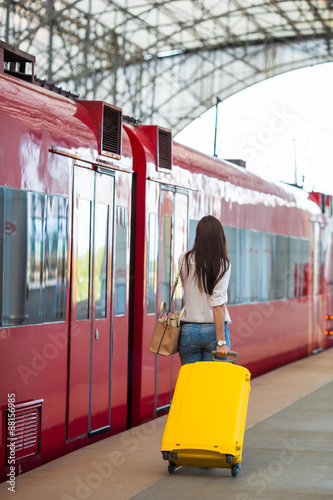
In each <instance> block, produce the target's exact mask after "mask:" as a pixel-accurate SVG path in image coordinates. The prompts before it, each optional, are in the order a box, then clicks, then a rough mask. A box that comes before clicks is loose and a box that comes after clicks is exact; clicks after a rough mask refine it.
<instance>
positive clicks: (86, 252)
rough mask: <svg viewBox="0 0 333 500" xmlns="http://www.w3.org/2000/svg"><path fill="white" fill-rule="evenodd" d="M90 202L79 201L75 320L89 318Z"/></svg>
mask: <svg viewBox="0 0 333 500" xmlns="http://www.w3.org/2000/svg"><path fill="white" fill-rule="evenodd" d="M90 226H91V202H90V201H89V200H84V199H82V198H80V199H79V207H78V238H77V249H76V255H77V271H76V274H77V276H76V319H78V320H82V319H88V318H89V291H90V278H89V275H90V273H89V271H90V232H91V229H90Z"/></svg>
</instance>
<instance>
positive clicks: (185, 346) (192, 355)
mask: <svg viewBox="0 0 333 500" xmlns="http://www.w3.org/2000/svg"><path fill="white" fill-rule="evenodd" d="M182 256H183V254H182V255H181V256H180V258H179V262H181V259H182ZM230 272H231V264H230V262H229V259H228V251H227V242H226V237H225V234H224V231H223V227H222V224H221V222H220V221H219V220H218V219H216V218H215V217H213V216H212V215H207V216H206V217H203V218H202V219H201V220H200V221H199V223H198V225H197V231H196V236H195V241H194V245H193V248H192V250H190V251H189V252H187V253H186V254H185V258H184V260H183V264H182V268H181V272H180V277H181V281H182V285H183V289H184V302H185V313H184V315H183V321H182V328H181V332H180V337H179V355H180V359H181V363H182V365H184V364H187V363H194V362H196V361H209V360H211V359H212V357H211V351H217V356H219V357H221V358H227V357H228V351H229V350H230V335H229V330H228V323H231V320H230V316H229V313H228V310H227V308H226V303H227V298H228V297H227V289H228V284H229V279H230Z"/></svg>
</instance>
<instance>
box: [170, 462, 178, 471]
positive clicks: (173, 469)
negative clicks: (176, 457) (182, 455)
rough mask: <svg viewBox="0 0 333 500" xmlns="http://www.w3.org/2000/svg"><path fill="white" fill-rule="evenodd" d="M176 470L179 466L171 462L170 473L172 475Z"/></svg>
mask: <svg viewBox="0 0 333 500" xmlns="http://www.w3.org/2000/svg"><path fill="white" fill-rule="evenodd" d="M176 469H177V465H176V464H175V462H169V466H168V471H169V472H170V474H172V473H173V472H175V470H176Z"/></svg>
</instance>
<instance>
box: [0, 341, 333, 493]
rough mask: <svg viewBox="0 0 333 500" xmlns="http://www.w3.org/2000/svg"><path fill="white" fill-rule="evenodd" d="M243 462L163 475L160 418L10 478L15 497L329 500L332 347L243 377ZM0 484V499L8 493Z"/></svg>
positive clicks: (331, 486)
mask: <svg viewBox="0 0 333 500" xmlns="http://www.w3.org/2000/svg"><path fill="white" fill-rule="evenodd" d="M251 388H252V390H251V394H250V399H249V408H248V415H247V423H246V431H245V438H244V450H243V463H242V468H241V471H240V473H239V475H238V476H237V477H236V478H234V477H232V476H231V474H230V471H229V470H222V469H204V468H190V467H182V468H178V469H177V470H176V472H175V473H173V474H168V472H167V462H165V461H164V460H163V459H162V456H161V453H160V444H161V439H162V434H163V430H164V425H165V421H166V416H163V417H160V418H158V419H156V420H154V421H152V422H148V423H146V424H144V425H141V426H139V427H136V428H134V429H130V430H129V431H126V432H124V433H121V434H118V435H117V436H113V437H111V438H108V439H105V440H103V441H99V442H98V443H95V444H93V445H90V446H88V447H86V448H83V449H81V450H78V451H76V452H73V453H71V454H69V455H66V456H64V457H62V458H60V459H58V460H55V461H53V462H51V463H49V464H46V465H44V466H42V467H40V468H38V469H35V470H33V471H30V472H27V473H25V474H23V475H22V476H19V477H17V478H16V488H15V489H16V492H15V497H14V498H16V499H20V500H21V499H24V500H25V499H34V500H39V499H40V500H58V499H59V500H73V499H96V500H129V499H135V500H148V499H154V500H155V499H157V498H158V499H161V500H163V499H170V498H178V499H184V500H185V499H202V498H209V499H213V500H214V499H221V498H233V499H234V500H254V499H264V500H271V499H273V500H274V499H284V500H298V499H299V500H300V499H302V500H307V499H309V500H310V498H311V500H316V499H318V500H321V499H322V500H324V499H332V498H333V418H332V417H333V349H329V350H327V351H324V352H321V353H319V354H316V355H314V356H311V357H308V358H305V359H302V360H299V361H297V362H295V363H291V364H289V365H286V366H284V367H281V368H278V369H277V370H274V371H272V372H270V373H267V374H265V375H262V376H260V377H257V378H255V379H253V380H252V381H251ZM7 488H8V484H6V483H2V484H0V498H1V499H6V498H13V497H10V495H11V494H12V493H11V492H9V491H8V490H7Z"/></svg>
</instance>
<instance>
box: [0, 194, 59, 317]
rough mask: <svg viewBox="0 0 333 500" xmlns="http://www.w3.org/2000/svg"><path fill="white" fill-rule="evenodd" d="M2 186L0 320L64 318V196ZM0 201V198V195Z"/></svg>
mask: <svg viewBox="0 0 333 500" xmlns="http://www.w3.org/2000/svg"><path fill="white" fill-rule="evenodd" d="M0 192H2V205H3V207H4V209H3V212H2V215H3V214H4V215H3V217H2V220H3V222H2V226H3V227H4V231H2V232H3V233H4V237H3V245H2V247H1V245H0V257H1V253H2V255H3V263H4V266H3V286H4V290H5V291H6V292H5V293H3V299H2V324H3V325H4V326H11V325H21V324H38V323H42V322H51V321H59V320H64V319H65V315H66V314H65V313H66V287H67V252H68V248H67V245H68V243H67V242H68V206H69V202H68V199H66V198H62V197H57V196H47V195H42V194H36V193H31V192H27V191H20V190H16V189H5V190H1V191H0ZM0 203H1V198H0ZM0 229H1V224H0Z"/></svg>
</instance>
